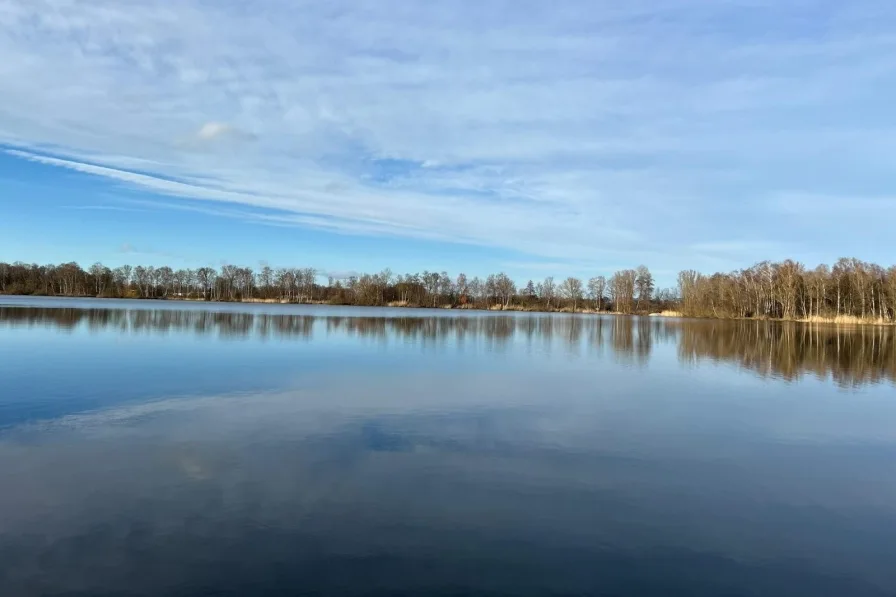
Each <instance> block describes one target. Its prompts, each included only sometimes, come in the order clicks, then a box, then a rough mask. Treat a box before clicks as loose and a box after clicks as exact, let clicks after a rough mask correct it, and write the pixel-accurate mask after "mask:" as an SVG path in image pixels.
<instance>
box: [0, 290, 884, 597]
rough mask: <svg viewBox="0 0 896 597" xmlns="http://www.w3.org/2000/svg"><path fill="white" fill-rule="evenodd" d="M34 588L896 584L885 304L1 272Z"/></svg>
mask: <svg viewBox="0 0 896 597" xmlns="http://www.w3.org/2000/svg"><path fill="white" fill-rule="evenodd" d="M31 595H41V596H42V595H60V596H61V595H66V596H88V595H89V596H94V595H96V596H111V595H135V596H137V595H140V596H143V595H146V596H160V595H161V596H167V595H172V596H191V595H203V596H204V595H234V596H236V595H240V596H242V595H265V596H266V595H407V596H411V595H414V596H428V595H606V596H617V595H618V596H635V597H638V596H647V595H651V596H653V595H656V596H664V597H668V596H699V597H703V596H706V597H709V596H713V597H715V596H777V595H781V596H794V597H799V596H812V597H816V596H819V595H836V596H841V595H843V596H850V597H864V596H885V595H896V339H894V330H892V329H889V328H881V327H877V328H875V327H857V328H843V327H834V326H809V325H800V324H781V323H769V322H717V321H696V320H694V321H691V320H677V319H661V318H631V317H600V316H591V315H575V316H573V315H559V314H554V315H547V314H510V315H508V314H504V313H485V312H461V313H459V312H457V311H442V310H410V309H368V308H336V307H333V308H331V307H298V306H287V305H233V304H203V303H180V302H157V301H114V300H72V299H37V298H35V299H31V298H21V297H0V596H3V597H17V596H31Z"/></svg>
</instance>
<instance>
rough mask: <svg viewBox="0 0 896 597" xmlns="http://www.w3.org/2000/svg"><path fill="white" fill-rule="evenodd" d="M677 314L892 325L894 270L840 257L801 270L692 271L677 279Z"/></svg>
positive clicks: (794, 265) (768, 266) (780, 266)
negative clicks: (831, 264)
mask: <svg viewBox="0 0 896 597" xmlns="http://www.w3.org/2000/svg"><path fill="white" fill-rule="evenodd" d="M678 286H679V293H680V301H679V304H680V306H679V308H678V310H679V311H681V313H682V314H684V315H687V316H697V317H716V318H767V319H787V320H808V321H841V322H879V323H892V322H894V320H896V313H894V309H896V266H893V267H890V268H889V269H884V268H883V267H881V266H879V265H876V264H873V263H866V262H864V261H861V260H859V259H854V258H842V259H839V260H838V261H837V263H835V264H834V265H833V266H832V267H829V266H827V265H819V266H818V267H816V268H815V269H807V268H806V267H805V266H804V265H803V264H802V263H799V262H796V261H792V260H786V261H782V262H780V263H773V262H769V261H763V262H761V263H757V264H756V265H754V266H752V267H750V268H747V269H743V270H739V271H736V272H732V273H728V274H713V275H703V274H700V273H698V272H695V271H693V270H687V271H683V272H681V273H680V274H679V276H678Z"/></svg>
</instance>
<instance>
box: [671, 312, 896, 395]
mask: <svg viewBox="0 0 896 597" xmlns="http://www.w3.org/2000/svg"><path fill="white" fill-rule="evenodd" d="M679 327H680V329H681V340H680V342H679V345H678V354H679V358H680V359H681V360H682V361H694V360H697V359H700V358H710V359H712V360H715V361H727V362H734V363H737V364H738V365H740V366H742V367H744V368H747V369H750V370H751V371H755V372H757V373H758V374H759V375H762V376H770V377H780V378H783V379H787V380H796V379H799V378H800V377H801V376H802V375H805V374H812V375H815V376H817V377H820V378H828V377H829V378H831V379H833V380H834V381H835V382H836V383H838V384H839V385H841V386H859V385H863V384H866V383H877V382H881V381H885V380H889V381H893V382H896V343H894V334H893V331H894V330H893V329H892V328H889V327H881V326H858V327H855V328H844V327H837V326H827V325H804V324H796V323H782V322H761V321H755V322H734V323H730V322H710V321H695V322H681V324H679Z"/></svg>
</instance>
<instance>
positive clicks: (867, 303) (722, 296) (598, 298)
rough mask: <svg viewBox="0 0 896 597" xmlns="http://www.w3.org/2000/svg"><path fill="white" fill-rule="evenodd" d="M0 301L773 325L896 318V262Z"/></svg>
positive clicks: (250, 274)
mask: <svg viewBox="0 0 896 597" xmlns="http://www.w3.org/2000/svg"><path fill="white" fill-rule="evenodd" d="M0 294H24V295H45V296H94V297H109V298H143V299H169V300H172V299H179V300H199V301H243V302H264V303H315V304H335V305H358V306H394V307H429V308H461V309H488V310H502V311H549V312H571V313H572V312H574V313H617V314H624V315H629V314H640V315H647V314H652V315H662V316H669V317H700V318H706V317H708V318H718V319H780V320H788V321H804V322H810V323H836V324H876V325H887V324H893V323H894V322H896V311H894V310H896V266H893V267H890V268H889V269H884V268H883V267H881V266H879V265H875V264H871V263H866V262H863V261H860V260H858V259H851V258H849V259H848V258H844V259H840V260H838V261H837V262H836V263H835V264H834V265H833V266H830V267H829V266H827V265H820V266H818V267H816V268H815V269H808V268H806V267H805V266H804V265H802V264H801V263H798V262H795V261H790V260H787V261H783V262H780V263H773V262H769V261H764V262H761V263H758V264H756V265H754V266H752V267H750V268H747V269H743V270H738V271H735V272H731V273H716V274H709V275H707V274H702V273H699V272H696V271H693V270H686V271H683V272H681V273H680V274H679V275H678V284H677V287H676V288H669V289H657V288H656V284H655V282H654V278H653V275H652V274H651V273H650V270H649V269H648V268H647V267H645V266H639V267H638V268H635V269H627V270H620V271H617V272H615V273H614V274H613V275H611V276H609V277H605V276H595V277H592V278H590V279H588V280H587V281H583V280H581V279H579V278H575V277H568V278H565V279H563V280H562V281H555V279H554V278H552V277H547V278H545V279H544V280H541V281H539V282H537V283H536V282H534V281H531V280H530V281H528V282H527V283H526V284H524V285H522V286H518V285H517V283H516V282H515V281H514V280H512V279H511V278H510V277H509V276H508V275H506V274H504V273H498V274H492V275H489V276H486V277H484V278H480V277H468V276H466V275H465V274H460V275H458V276H456V277H451V276H449V275H448V274H447V273H445V272H430V271H424V272H423V273H419V274H406V275H394V274H393V273H392V272H391V270H384V271H382V272H379V273H376V274H358V275H355V276H350V277H344V278H335V277H328V276H326V275H325V274H322V273H321V272H319V271H317V270H315V269H313V268H278V269H274V268H271V267H263V268H261V269H260V270H258V271H255V270H253V269H252V268H249V267H239V266H235V265H224V266H222V267H220V268H217V269H216V268H211V267H203V268H198V269H179V270H174V269H172V268H170V267H167V266H161V267H155V266H139V265H138V266H130V265H123V266H120V267H117V268H114V269H112V268H109V267H106V266H104V265H103V264H101V263H95V264H93V265H92V266H90V267H89V268H87V269H86V270H85V269H83V268H82V267H81V266H80V265H78V264H77V263H63V264H60V265H36V264H34V265H29V264H25V263H20V262H16V263H13V264H9V263H0Z"/></svg>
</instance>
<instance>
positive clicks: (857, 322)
mask: <svg viewBox="0 0 896 597" xmlns="http://www.w3.org/2000/svg"><path fill="white" fill-rule="evenodd" d="M0 297H18V298H24V299H32V298H36V299H45V298H46V299H90V300H98V301H105V300H113V301H114V300H120V301H138V302H153V301H159V302H184V303H209V304H221V305H228V304H261V305H296V306H311V307H357V308H360V309H369V308H374V309H397V310H400V309H419V310H432V311H482V312H491V313H494V312H508V313H545V314H553V313H558V314H567V315H612V316H614V317H650V318H663V319H687V320H694V321H697V320H703V321H754V322H760V321H761V322H766V323H801V324H805V325H833V326H844V327H851V326H873V327H893V326H896V322H893V321H880V320H871V321H868V320H862V319H861V318H857V317H853V316H840V317H815V316H813V317H810V318H802V319H775V318H770V317H700V316H692V315H684V314H682V313H681V312H678V311H661V312H655V313H619V312H617V311H595V310H594V309H576V310H575V311H573V310H572V309H569V308H563V309H551V310H545V309H537V308H531V307H524V306H521V305H509V306H507V307H503V306H501V305H492V306H490V307H488V308H482V307H473V306H469V305H435V306H432V305H413V304H407V303H404V302H403V301H402V302H398V301H393V302H391V303H388V304H385V305H351V304H339V303H330V302H328V301H320V300H317V301H288V300H283V299H261V298H251V299H240V300H233V301H220V300H219V301H208V300H205V299H201V298H193V297H156V298H146V297H136V296H120V297H113V296H102V297H101V296H89V295H85V296H69V295H36V294H34V295H29V294H0Z"/></svg>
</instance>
